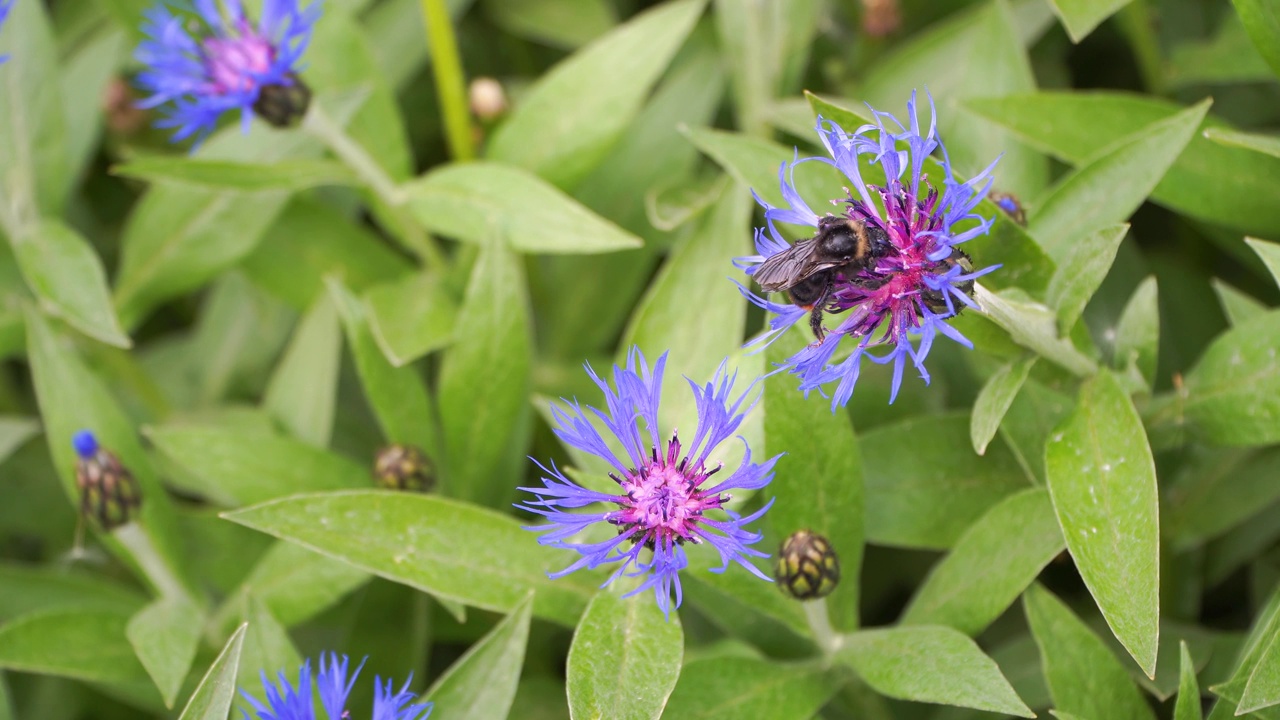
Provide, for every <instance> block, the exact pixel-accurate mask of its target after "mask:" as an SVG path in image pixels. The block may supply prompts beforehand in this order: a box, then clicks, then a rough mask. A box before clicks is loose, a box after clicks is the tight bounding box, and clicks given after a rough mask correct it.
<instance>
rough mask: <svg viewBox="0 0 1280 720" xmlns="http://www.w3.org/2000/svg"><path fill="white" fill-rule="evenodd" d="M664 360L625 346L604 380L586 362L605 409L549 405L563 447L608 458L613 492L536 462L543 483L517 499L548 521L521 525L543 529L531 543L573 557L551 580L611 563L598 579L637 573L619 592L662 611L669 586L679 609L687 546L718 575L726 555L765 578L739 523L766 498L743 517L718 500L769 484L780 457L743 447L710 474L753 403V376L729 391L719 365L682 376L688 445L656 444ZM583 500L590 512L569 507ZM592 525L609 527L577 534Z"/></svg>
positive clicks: (753, 539)
mask: <svg viewBox="0 0 1280 720" xmlns="http://www.w3.org/2000/svg"><path fill="white" fill-rule="evenodd" d="M666 361H667V356H666V354H663V355H662V356H661V357H660V358H658V361H657V362H656V363H655V364H654V366H653V368H652V369H650V367H649V365H648V363H646V362H645V359H644V356H643V355H641V354H640V352H639V351H638V350H636V349H634V348H633V349H632V351H631V353H630V355H629V358H628V361H627V366H626V368H621V367H614V369H613V384H612V387H611V386H610V384H609V383H606V382H605V381H604V380H602V379H601V378H600V377H599V376H598V375H596V374H595V372H594V371H592V370H591V368H590V366H588V367H587V373H588V374H589V375H590V376H591V379H592V380H593V381H595V383H596V385H597V387H599V388H600V390H601V391H602V392H603V393H604V396H605V404H606V407H607V411H605V410H598V409H596V408H587V409H586V410H585V411H584V409H583V408H582V406H580V405H579V404H578V403H577V402H572V403H569V405H568V406H567V407H558V406H552V416H553V417H554V419H555V428H554V429H555V433H556V435H557V436H558V437H559V438H560V439H561V440H562V441H564V442H565V443H566V444H568V445H569V446H571V447H574V448H577V449H579V450H582V451H584V452H588V453H591V454H592V455H595V456H597V457H599V458H601V459H602V460H604V461H605V462H607V463H609V464H610V465H611V466H612V467H613V471H612V472H610V473H609V477H611V478H612V479H613V481H614V482H615V483H616V484H617V487H618V490H617V492H616V493H611V492H599V491H595V490H590V489H588V488H585V487H583V486H581V485H579V484H577V483H575V482H573V481H572V480H570V479H569V478H567V477H565V475H564V474H563V473H562V472H560V470H559V469H558V468H557V467H556V466H555V464H554V463H552V464H551V466H550V467H549V468H548V467H547V466H545V465H541V464H539V467H540V468H541V469H542V470H543V472H544V473H545V474H544V475H543V477H542V483H543V484H542V486H541V487H527V488H521V490H524V491H526V492H529V493H531V494H532V495H533V496H534V498H533V499H530V500H526V501H525V502H524V503H523V504H520V505H518V506H517V507H520V508H522V509H524V510H527V511H529V512H531V513H533V514H535V515H539V516H541V517H543V518H544V519H546V520H547V521H548V523H547V524H545V525H536V526H530V527H528V528H527V529H529V530H534V531H538V532H541V533H543V535H542V536H541V537H539V538H538V542H539V543H541V544H543V545H549V546H552V547H558V548H564V549H568V550H573V551H575V552H577V553H578V554H579V556H580V557H579V558H578V560H577V561H576V562H574V563H572V564H571V565H570V566H569V567H567V568H565V569H564V570H561V571H560V572H557V573H552V574H551V577H553V578H557V577H562V576H564V575H566V574H568V573H571V572H574V571H575V570H579V569H582V568H595V567H597V566H600V565H602V564H608V563H618V564H619V565H618V569H617V570H616V571H615V572H614V573H613V575H612V576H611V577H610V578H609V579H608V580H607V581H606V582H605V584H606V585H607V584H609V583H611V582H613V581H614V580H615V579H617V578H618V576H620V575H623V574H626V575H627V576H629V577H643V578H645V579H644V581H643V582H642V583H641V584H640V586H639V587H637V588H636V589H634V590H632V591H631V592H629V593H627V595H628V596H630V595H634V594H636V593H639V592H643V591H646V590H651V591H652V592H653V594H654V599H655V600H656V601H657V603H658V606H659V607H660V608H662V610H663V612H669V611H670V608H671V596H672V594H673V593H674V595H675V606H676V607H679V606H680V601H681V586H680V576H679V574H680V571H681V570H684V569H686V568H687V567H688V558H687V557H686V556H685V550H684V548H685V546H686V545H709V546H711V548H714V550H715V551H716V552H717V553H719V555H720V559H721V561H722V566H721V567H720V568H719V569H718V570H716V571H717V572H722V571H724V570H726V569H728V566H729V563H731V562H732V563H737V564H738V565H741V566H742V567H743V568H745V569H746V570H747V571H749V572H751V573H752V574H754V575H756V576H758V577H760V578H762V579H764V580H769V577H768V576H766V575H765V574H764V573H762V572H761V571H760V570H759V569H758V568H756V566H755V565H754V564H752V563H751V561H750V559H749V558H752V557H759V558H764V557H768V556H767V555H766V554H765V553H762V552H760V551H758V550H755V549H753V548H751V547H750V545H753V544H755V543H757V542H759V541H760V539H761V538H762V536H761V534H760V533H758V532H754V531H751V530H748V529H747V526H748V525H749V524H750V523H752V522H753V521H755V520H757V519H759V518H760V517H761V516H762V515H763V514H764V513H765V512H766V511H767V510H768V509H769V507H770V506H771V505H772V504H773V501H772V500H770V501H769V502H768V503H766V504H764V505H763V506H762V507H760V509H758V510H756V511H755V512H754V513H752V514H750V515H748V516H746V517H743V516H741V515H739V514H738V513H736V512H734V511H732V510H729V509H727V508H726V507H725V506H726V504H727V503H728V502H729V500H730V495H729V494H728V492H727V491H729V490H733V489H739V490H759V489H761V488H764V487H765V486H766V485H768V484H769V482H770V481H771V480H772V479H773V467H774V464H775V463H776V462H777V460H778V458H777V457H773V458H771V459H769V460H767V461H765V462H763V463H756V462H752V460H751V449H750V448H749V447H748V448H746V449H745V453H744V456H743V460H742V462H741V464H740V465H739V466H738V467H737V469H735V470H734V471H733V472H731V473H729V474H728V476H727V477H724V478H723V479H720V478H719V477H715V476H717V474H718V473H719V472H720V471H721V469H722V468H721V466H720V465H718V464H717V465H715V466H714V467H712V466H711V463H710V461H709V458H710V456H711V454H712V453H713V452H714V451H715V450H716V448H717V447H719V446H720V445H722V444H723V443H724V442H725V441H726V440H728V439H729V438H731V437H733V436H734V433H736V432H737V430H738V428H739V426H740V425H741V424H742V421H743V418H744V417H745V416H746V414H747V413H748V412H750V410H751V408H752V406H753V405H754V402H748V396H749V395H751V394H752V393H753V390H754V387H755V383H752V385H751V387H748V388H747V390H746V391H744V392H743V393H741V394H739V395H736V396H735V395H734V394H733V384H734V379H735V378H734V377H733V376H732V375H729V374H728V373H727V372H726V371H725V368H724V366H721V368H720V370H719V371H717V373H716V375H715V377H714V378H713V379H712V381H711V382H709V383H706V384H704V385H699V384H697V383H694V382H693V381H690V382H689V385H690V387H691V389H692V391H693V394H694V400H695V402H696V405H697V408H698V427H697V431H696V432H695V433H694V435H693V441H692V442H690V443H688V444H686V443H685V442H683V441H682V440H681V439H680V438H679V436H678V435H674V434H673V435H672V436H671V439H670V440H669V441H667V442H666V443H663V442H661V441H660V440H659V439H658V433H657V429H658V405H659V401H660V399H661V398H660V395H661V389H662V376H663V371H664V369H665V367H666ZM593 421H598V422H599V423H602V424H603V426H604V428H605V429H607V430H608V432H609V434H611V435H612V436H613V437H614V438H616V440H617V441H618V442H619V443H621V445H622V447H623V448H624V449H625V451H626V452H625V454H624V455H621V456H620V455H618V454H617V453H615V451H614V449H613V447H612V446H611V445H610V443H608V442H606V441H605V438H604V436H603V435H602V434H601V432H600V430H599V429H598V427H597V424H596V422H593ZM642 428H643V429H642ZM589 507H590V508H591V509H592V510H594V512H592V511H587V512H571V511H573V510H579V509H582V508H589ZM598 525H605V526H612V527H614V528H616V533H614V534H613V537H611V538H609V539H607V540H604V541H601V542H587V541H583V540H582V538H581V537H580V533H581V532H582V531H585V530H588V529H590V528H591V527H593V526H598ZM708 551H710V549H708Z"/></svg>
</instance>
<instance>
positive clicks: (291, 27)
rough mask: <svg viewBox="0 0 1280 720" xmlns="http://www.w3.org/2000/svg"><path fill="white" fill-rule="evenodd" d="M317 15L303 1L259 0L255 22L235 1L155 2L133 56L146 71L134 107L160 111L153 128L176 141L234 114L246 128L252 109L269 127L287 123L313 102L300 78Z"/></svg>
mask: <svg viewBox="0 0 1280 720" xmlns="http://www.w3.org/2000/svg"><path fill="white" fill-rule="evenodd" d="M171 8H173V9H176V10H178V11H179V12H176V13H175V12H173V10H171ZM319 17H320V6H319V3H318V2H315V3H312V4H310V5H308V6H307V8H306V9H303V8H301V7H300V0H263V3H262V17H261V19H260V20H259V21H258V23H257V25H254V24H253V23H252V22H251V21H250V20H249V18H248V16H247V15H246V14H245V12H244V9H243V7H242V6H241V4H240V0H160V3H159V4H158V5H156V6H155V7H153V8H151V9H150V10H149V11H147V13H146V15H145V18H146V19H145V21H144V22H143V25H142V32H143V34H145V35H146V36H147V37H146V39H144V40H143V41H142V42H141V43H140V44H139V45H138V49H137V51H136V52H135V53H134V57H135V58H136V59H137V60H138V61H139V62H141V63H142V64H143V65H145V66H146V69H145V70H143V71H142V72H140V73H138V84H139V85H140V86H141V87H142V88H143V89H144V90H146V91H147V92H149V93H151V95H150V96H149V97H147V98H146V99H144V100H143V101H142V102H141V103H139V106H140V107H144V108H154V107H159V106H162V105H163V106H165V109H164V111H163V112H164V117H163V118H162V119H161V120H159V121H158V122H157V123H156V126H157V127H162V128H174V129H175V130H176V132H174V134H173V140H174V141H175V142H177V141H179V140H183V139H184V138H187V137H189V136H191V135H195V136H196V137H197V140H200V139H203V138H204V137H205V136H207V135H208V134H209V133H210V132H212V131H213V129H214V127H215V126H216V125H217V122H218V118H219V117H220V116H221V115H222V114H223V113H224V112H228V111H233V110H239V111H240V118H241V123H242V124H243V127H244V129H245V130H246V131H247V130H248V128H249V120H250V117H251V114H252V113H253V112H254V111H257V112H258V114H259V115H260V116H262V117H263V119H265V120H267V121H268V122H270V123H272V124H273V125H277V126H287V125H289V124H292V123H293V122H294V121H296V120H297V119H298V118H300V117H301V116H302V114H303V113H304V112H305V111H306V102H307V101H308V100H309V99H310V92H309V91H308V90H307V88H306V86H305V85H304V84H303V83H302V80H301V79H300V78H299V77H298V75H297V73H298V71H299V70H301V66H300V64H299V61H300V60H301V58H302V54H303V53H304V52H305V51H306V49H307V44H308V43H309V42H310V41H311V31H312V28H313V26H314V25H315V22H316V20H317V19H319Z"/></svg>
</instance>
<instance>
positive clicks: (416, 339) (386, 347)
mask: <svg viewBox="0 0 1280 720" xmlns="http://www.w3.org/2000/svg"><path fill="white" fill-rule="evenodd" d="M364 299H365V306H366V308H367V309H368V311H369V320H370V323H371V326H372V329H373V335H374V338H376V339H377V341H378V346H379V347H381V348H382V352H383V353H385V354H386V356H387V359H388V360H390V361H391V363H392V364H393V365H395V366H396V367H400V366H402V365H406V364H408V363H411V362H413V361H414V360H416V359H418V358H420V357H422V356H423V355H426V354H427V353H430V352H432V351H434V350H439V349H440V348H442V347H444V346H446V345H448V344H449V343H450V342H452V341H453V331H454V327H455V326H456V325H457V322H458V303H457V301H456V300H455V299H454V297H453V294H452V293H451V292H450V291H449V288H448V287H446V286H445V284H444V283H443V282H442V281H441V279H440V278H439V277H437V276H436V275H433V274H431V273H425V272H424V273H419V274H417V275H410V276H408V277H406V278H404V279H403V280H399V281H396V282H391V283H383V284H380V285H375V286H374V287H371V288H369V291H368V292H366V293H365V296H364Z"/></svg>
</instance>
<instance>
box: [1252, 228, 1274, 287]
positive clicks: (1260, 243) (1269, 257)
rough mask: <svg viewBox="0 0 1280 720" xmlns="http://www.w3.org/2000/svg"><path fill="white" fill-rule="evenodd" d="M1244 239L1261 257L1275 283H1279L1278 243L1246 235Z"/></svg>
mask: <svg viewBox="0 0 1280 720" xmlns="http://www.w3.org/2000/svg"><path fill="white" fill-rule="evenodd" d="M1244 241H1245V243H1246V244H1248V245H1249V247H1251V248H1253V251H1254V252H1256V253H1258V257H1260V258H1262V262H1263V264H1264V265H1266V266H1267V270H1268V271H1270V273H1271V277H1272V278H1273V279H1275V281H1276V283H1277V284H1280V245H1277V244H1276V243H1272V242H1267V241H1266V240H1259V239H1257V238H1248V237H1247V238H1245V239H1244Z"/></svg>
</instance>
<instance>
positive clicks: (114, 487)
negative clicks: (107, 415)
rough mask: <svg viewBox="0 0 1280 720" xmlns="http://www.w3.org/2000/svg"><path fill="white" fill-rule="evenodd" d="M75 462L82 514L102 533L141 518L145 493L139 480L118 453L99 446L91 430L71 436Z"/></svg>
mask: <svg viewBox="0 0 1280 720" xmlns="http://www.w3.org/2000/svg"><path fill="white" fill-rule="evenodd" d="M71 447H72V448H74V449H75V451H76V455H77V456H79V459H78V460H77V461H76V489H77V490H78V491H79V493H80V513H81V514H82V515H83V516H84V517H87V518H92V519H94V520H96V521H97V522H98V524H99V525H101V526H102V529H103V530H107V531H110V530H114V529H115V528H118V527H120V526H121V525H125V524H127V523H128V522H129V521H130V520H133V519H134V518H135V517H137V515H138V510H139V508H140V507H141V505H142V491H141V490H139V489H138V481H137V480H136V479H134V477H133V473H131V472H129V469H128V468H126V467H125V466H124V465H123V464H122V463H121V462H120V458H119V457H117V456H116V454H115V453H113V452H111V451H110V450H108V449H106V448H104V447H102V446H101V445H99V444H98V438H97V437H95V436H94V434H93V433H92V432H90V431H89V430H80V431H78V432H76V434H74V435H72V436H71Z"/></svg>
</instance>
